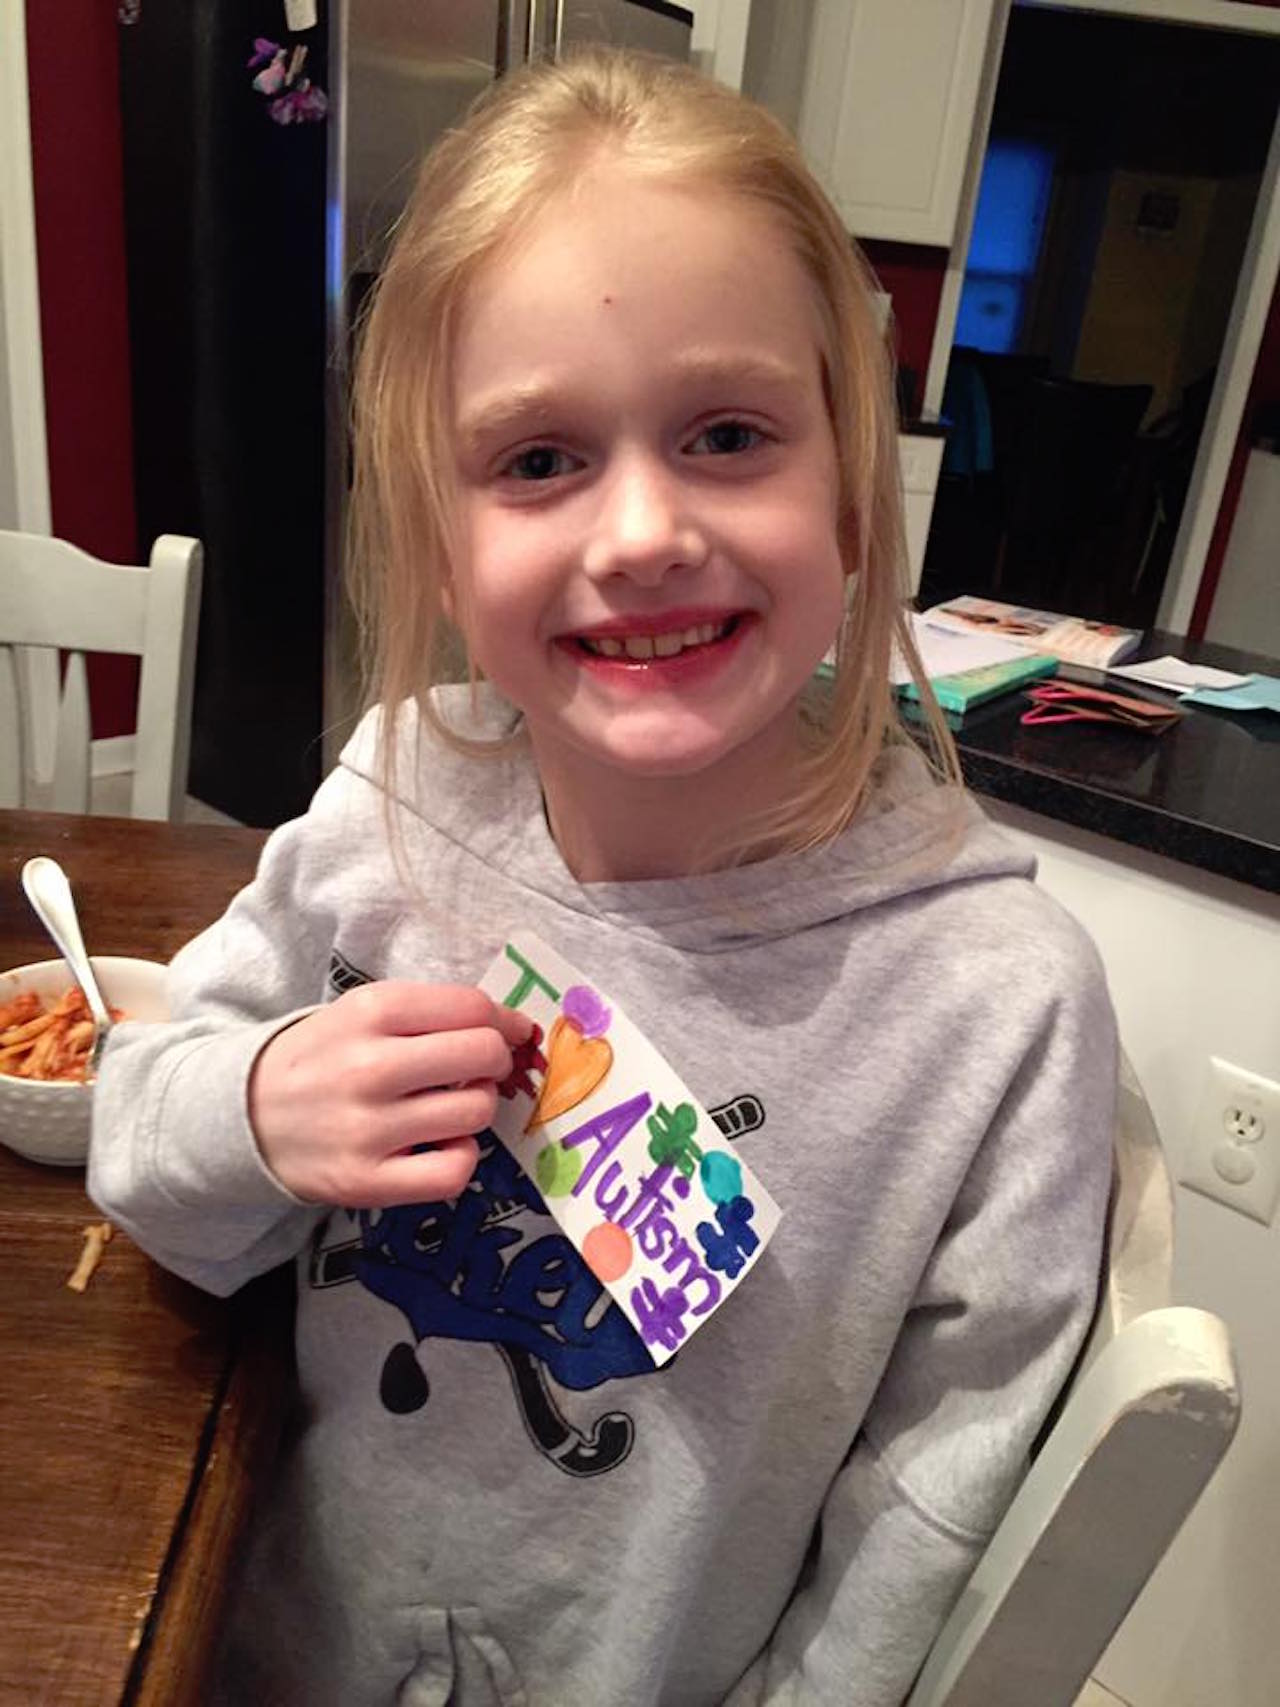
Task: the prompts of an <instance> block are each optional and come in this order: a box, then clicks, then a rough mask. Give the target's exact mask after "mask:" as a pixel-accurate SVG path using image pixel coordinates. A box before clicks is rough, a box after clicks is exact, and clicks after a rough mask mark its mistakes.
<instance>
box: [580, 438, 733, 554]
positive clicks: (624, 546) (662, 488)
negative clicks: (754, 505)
mask: <svg viewBox="0 0 1280 1707" xmlns="http://www.w3.org/2000/svg"><path fill="white" fill-rule="evenodd" d="M706 556H707V544H706V539H705V537H704V534H703V531H702V529H701V527H700V526H699V525H698V523H697V521H696V519H695V518H694V517H693V515H692V514H691V513H690V510H689V506H688V503H687V495H686V494H685V492H684V489H683V486H682V483H681V481H680V479H679V476H678V475H677V474H676V472H675V471H674V470H672V469H670V468H668V467H667V466H666V465H665V464H664V463H663V462H662V461H661V459H660V458H658V457H651V456H641V455H636V456H630V457H627V458H626V459H625V460H624V461H620V462H619V464H618V465H617V466H616V467H615V468H614V469H612V470H610V471H609V473H608V474H607V476H606V478H605V482H604V484H603V486H602V489H601V501H600V507H599V510H598V512H597V515H596V519H595V524H594V526H593V528H592V530H591V534H590V537H589V539H588V541H587V545H586V551H585V553H584V560H583V567H584V568H585V570H586V573H587V574H588V575H589V576H591V577H592V579H595V580H604V579H607V578H608V577H609V576H611V575H626V576H627V577H628V578H629V579H631V580H633V581H638V582H640V583H641V584H642V585H645V586H656V585H657V584H658V583H659V582H660V581H661V580H662V579H663V577H664V576H665V575H666V574H667V573H668V572H669V571H670V570H672V569H681V568H686V569H687V568H696V567H697V566H698V565H699V564H701V563H703V562H705V560H706Z"/></svg>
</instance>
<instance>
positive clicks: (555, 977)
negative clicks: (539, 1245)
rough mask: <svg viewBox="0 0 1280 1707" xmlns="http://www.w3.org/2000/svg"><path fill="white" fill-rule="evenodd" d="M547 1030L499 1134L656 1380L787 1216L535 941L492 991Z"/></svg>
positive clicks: (526, 1061) (619, 1018) (495, 969)
mask: <svg viewBox="0 0 1280 1707" xmlns="http://www.w3.org/2000/svg"><path fill="white" fill-rule="evenodd" d="M480 987H481V989H483V990H485V991H486V992H487V993H488V994H489V995H490V996H492V997H493V998H494V1000H495V1001H499V1002H502V1003H503V1004H504V1005H505V1006H506V1007H509V1008H519V1009H520V1010H521V1012H523V1013H527V1014H528V1015H529V1016H530V1018H531V1019H532V1020H533V1021H534V1025H535V1027H536V1029H535V1031H534V1034H533V1036H532V1038H531V1039H530V1041H529V1042H528V1043H527V1044H525V1045H523V1046H522V1047H521V1048H519V1049H518V1050H516V1052H515V1053H516V1062H515V1067H514V1069H513V1071H512V1073H511V1075H510V1077H509V1078H508V1079H507V1080H506V1081H505V1083H504V1084H503V1085H501V1086H500V1087H499V1089H500V1093H501V1094H500V1097H499V1102H498V1112H497V1114H496V1116H495V1117H494V1120H493V1130H494V1131H495V1132H496V1133H497V1135H498V1137H499V1138H500V1139H501V1140H502V1142H503V1143H504V1144H505V1145H506V1146H507V1148H508V1149H509V1150H510V1151H511V1152H512V1154H513V1155H514V1156H515V1158H516V1160H517V1161H518V1162H519V1164H520V1166H521V1167H522V1168H523V1169H524V1171H525V1173H526V1174H528V1176H529V1177H530V1178H531V1179H533V1180H535V1181H536V1182H537V1185H538V1189H539V1190H540V1191H541V1193H542V1195H543V1197H544V1199H545V1200H546V1205H547V1208H548V1209H549V1210H550V1211H551V1213H552V1214H553V1215H554V1216H555V1218H556V1220H557V1221H558V1222H559V1223H560V1225H561V1227H562V1228H563V1229H564V1231H565V1233H566V1234H567V1235H568V1237H569V1238H570V1239H571V1240H572V1241H573V1243H574V1245H576V1246H577V1248H578V1250H579V1251H580V1252H581V1253H582V1257H583V1260H584V1261H585V1262H586V1264H587V1266H588V1267H589V1268H590V1269H591V1271H592V1272H593V1273H594V1274H595V1275H596V1277H597V1278H598V1279H599V1280H600V1281H601V1282H602V1283H603V1284H604V1285H605V1286H606V1287H607V1288H608V1290H609V1292H610V1293H611V1294H612V1295H613V1297H614V1298H615V1299H616V1300H617V1302H618V1304H619V1305H620V1306H621V1307H622V1310H623V1312H624V1314H625V1315H626V1316H627V1317H628V1319H629V1320H630V1322H631V1323H632V1326H633V1327H634V1328H635V1329H636V1331H637V1333H638V1334H639V1335H640V1337H641V1339H642V1340H643V1341H644V1344H645V1346H646V1348H647V1349H648V1351H649V1355H650V1356H651V1357H652V1358H653V1361H654V1362H655V1363H656V1364H659V1365H661V1364H663V1363H666V1362H667V1360H668V1359H669V1358H670V1357H671V1356H672V1355H673V1354H674V1353H675V1352H676V1351H677V1350H678V1349H679V1347H680V1346H681V1345H682V1344H683V1343H684V1341H685V1340H687V1339H688V1337H689V1335H690V1334H691V1333H693V1332H694V1331H695V1330H696V1329H697V1328H699V1327H700V1326H701V1325H702V1323H703V1322H705V1321H706V1320H707V1319H708V1318H709V1317H710V1316H711V1314H712V1313H713V1311H715V1310H716V1309H717V1308H718V1307H719V1306H720V1305H721V1304H722V1303H723V1302H724V1301H725V1299H726V1298H727V1297H728V1296H729V1294H730V1293H731V1292H733V1291H734V1290H736V1288H737V1287H738V1286H739V1285H740V1284H741V1282H742V1279H743V1277H744V1276H745V1275H746V1274H747V1273H748V1272H749V1270H750V1269H751V1268H752V1267H753V1266H754V1264H755V1263H756V1261H757V1260H758V1258H759V1256H760V1253H761V1252H762V1251H763V1250H764V1248H765V1245H766V1244H767V1243H768V1241H769V1239H770V1237H771V1235H772V1233H773V1230H774V1228H775V1227H776V1226H777V1225H778V1221H779V1219H780V1213H781V1212H780V1211H779V1209H778V1206H777V1204H776V1203H775V1202H774V1201H773V1199H772V1198H771V1197H770V1196H769V1194H768V1192H767V1191H765V1189H764V1188H763V1186H761V1184H760V1183H759V1181H758V1180H757V1179H755V1178H754V1176H753V1175H752V1173H751V1170H750V1169H749V1168H748V1167H747V1166H746V1164H745V1163H744V1162H743V1161H742V1160H741V1158H740V1157H738V1156H737V1155H735V1154H734V1152H733V1150H732V1148H731V1147H730V1146H729V1145H728V1144H726V1142H725V1140H724V1138H723V1137H722V1135H721V1133H720V1130H719V1128H718V1127H717V1126H716V1124H715V1122H714V1121H713V1120H712V1118H711V1116H710V1115H709V1114H708V1113H707V1111H706V1109H704V1108H703V1106H702V1104H701V1103H700V1102H699V1101H698V1100H697V1098H696V1097H695V1096H694V1094H693V1092H692V1091H691V1090H689V1088H688V1086H687V1085H684V1084H682V1083H681V1081H680V1079H679V1078H678V1077H677V1075H676V1073H675V1071H674V1070H673V1069H672V1068H671V1067H670V1066H669V1065H668V1063H667V1062H666V1061H664V1060H663V1058H662V1056H661V1055H659V1053H658V1051H657V1050H656V1049H655V1048H654V1047H653V1045H652V1044H651V1043H650V1042H649V1041H648V1040H647V1039H646V1038H645V1037H643V1036H642V1035H641V1033H640V1032H639V1031H637V1029H636V1027H635V1026H634V1025H632V1023H631V1021H630V1020H629V1019H628V1018H627V1016H626V1015H625V1014H624V1013H623V1012H622V1011H621V1009H620V1008H618V1007H617V1006H616V1005H615V1004H614V1003H613V1002H611V1001H610V1000H609V998H608V997H607V996H605V995H604V994H603V993H602V992H601V991H600V990H598V989H597V988H595V987H594V986H593V985H592V984H591V983H590V982H589V981H588V980H587V979H586V978H585V977H583V975H582V974H581V973H579V972H577V971H575V970H574V968H573V967H572V966H570V965H569V963H568V962H567V961H566V960H563V959H561V957H560V956H559V955H558V954H556V953H555V951H554V950H553V949H550V948H548V947H547V945H546V944H545V943H544V942H542V941H541V940H540V939H539V938H538V937H536V936H534V935H533V934H532V933H531V932H529V931H517V932H515V933H514V934H513V935H512V937H511V940H510V941H509V942H508V943H507V944H506V945H505V947H504V948H503V950H502V953H501V954H500V955H499V956H498V958H497V959H496V960H495V961H494V963H493V965H492V966H491V967H490V968H489V970H488V971H487V972H486V973H485V975H484V977H483V978H482V979H481V980H480Z"/></svg>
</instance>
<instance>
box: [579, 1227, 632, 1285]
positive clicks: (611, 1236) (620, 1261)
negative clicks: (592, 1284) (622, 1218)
mask: <svg viewBox="0 0 1280 1707" xmlns="http://www.w3.org/2000/svg"><path fill="white" fill-rule="evenodd" d="M582 1256H583V1260H584V1262H585V1263H586V1265H587V1267H588V1268H589V1269H590V1270H591V1272H592V1274H594V1275H595V1277H596V1279H597V1280H602V1281H604V1283H605V1285H606V1286H607V1285H608V1284H609V1282H610V1281H611V1280H620V1279H621V1278H622V1276H623V1275H624V1274H625V1273H626V1272H627V1270H628V1269H629V1268H630V1267H631V1258H632V1250H631V1235H630V1233H628V1232H627V1231H626V1229H625V1228H624V1227H615V1226H614V1224H613V1222H612V1221H602V1222H601V1224H600V1225H599V1226H598V1227H593V1228H592V1229H591V1231H590V1232H589V1233H588V1234H587V1236H586V1238H585V1239H584V1240H583V1241H582Z"/></svg>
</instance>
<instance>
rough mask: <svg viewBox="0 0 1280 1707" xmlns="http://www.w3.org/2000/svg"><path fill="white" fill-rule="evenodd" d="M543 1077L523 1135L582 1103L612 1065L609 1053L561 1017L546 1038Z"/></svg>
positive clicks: (599, 1041)
mask: <svg viewBox="0 0 1280 1707" xmlns="http://www.w3.org/2000/svg"><path fill="white" fill-rule="evenodd" d="M546 1052H547V1076H546V1078H545V1079H544V1080H543V1081H542V1089H541V1090H540V1091H539V1092H538V1100H537V1102H536V1103H534V1105H533V1112H532V1113H531V1114H530V1116H529V1119H528V1123H527V1124H526V1126H525V1131H526V1132H532V1131H533V1129H534V1127H535V1126H545V1125H546V1123H547V1121H548V1120H554V1119H555V1117H556V1115H557V1114H565V1113H566V1112H567V1111H568V1110H569V1109H571V1108H577V1106H578V1104H579V1103H580V1102H585V1101H586V1099H587V1098H588V1097H589V1096H590V1095H591V1093H592V1091H593V1090H595V1088H596V1086H597V1085H598V1084H599V1083H600V1081H601V1080H602V1079H603V1078H604V1076H605V1074H606V1073H607V1072H608V1071H609V1069H610V1067H612V1066H613V1050H612V1049H611V1048H610V1046H609V1043H608V1041H607V1039H605V1038H603V1037H584V1036H583V1035H582V1033H581V1032H580V1031H579V1030H578V1028H577V1026H575V1025H570V1024H569V1023H568V1022H567V1021H566V1020H565V1019H564V1016H563V1015H562V1016H561V1017H560V1018H559V1019H558V1020H557V1021H556V1022H555V1024H554V1025H553V1026H552V1027H551V1035H550V1036H549V1037H548V1038H547V1043H546Z"/></svg>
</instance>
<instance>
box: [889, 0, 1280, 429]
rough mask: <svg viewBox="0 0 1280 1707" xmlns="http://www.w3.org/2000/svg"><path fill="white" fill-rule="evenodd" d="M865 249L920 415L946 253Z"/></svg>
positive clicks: (907, 246) (911, 246) (912, 246)
mask: <svg viewBox="0 0 1280 1707" xmlns="http://www.w3.org/2000/svg"><path fill="white" fill-rule="evenodd" d="M1278 3H1280V0H1278ZM862 248H863V251H864V253H865V254H866V257H867V259H868V260H869V261H870V262H871V265H872V266H873V267H874V268H875V270H876V275H877V277H878V278H879V280H880V283H881V285H882V287H883V288H884V289H885V290H887V291H888V293H889V295H890V296H891V297H892V298H893V318H894V324H895V325H896V327H897V332H898V365H899V367H909V368H911V369H912V371H913V372H914V373H915V376H916V387H915V397H914V399H913V400H912V405H911V412H912V413H913V414H917V413H919V409H920V400H921V397H922V395H923V393H924V381H925V375H926V374H927V373H928V371H929V351H930V350H931V349H932V347H933V328H934V326H935V325H936V324H937V320H938V303H939V302H940V301H941V299H942V282H943V279H944V278H945V277H946V272H947V251H946V250H945V249H926V248H923V247H921V246H920V245H919V244H916V243H883V242H875V241H871V240H868V241H866V242H864V243H863V245H862Z"/></svg>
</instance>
